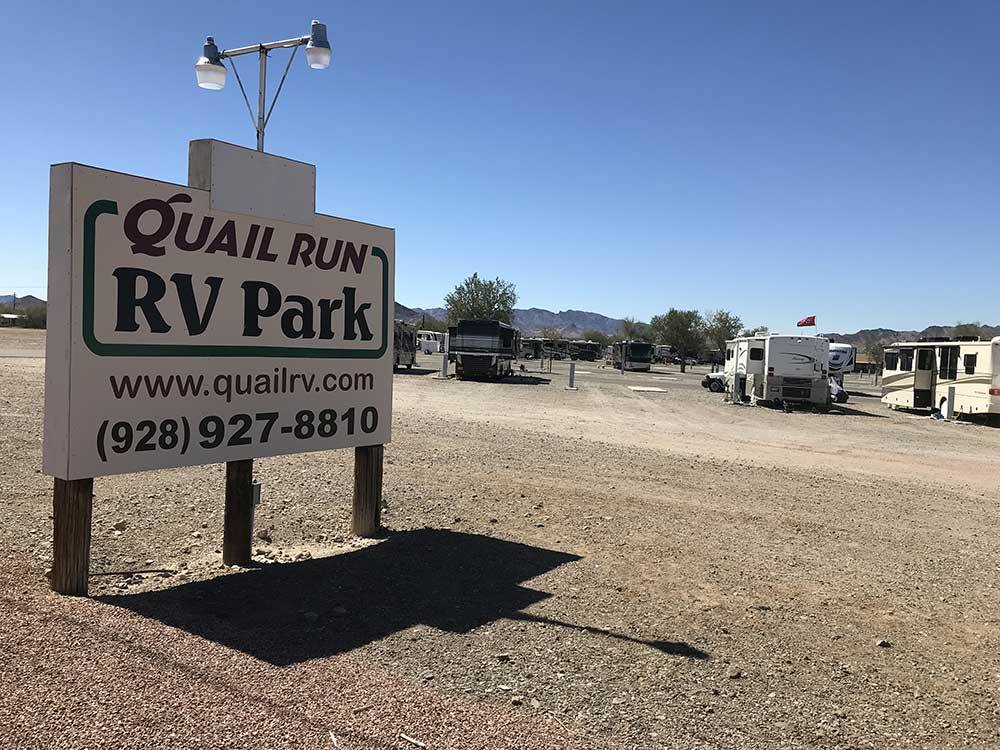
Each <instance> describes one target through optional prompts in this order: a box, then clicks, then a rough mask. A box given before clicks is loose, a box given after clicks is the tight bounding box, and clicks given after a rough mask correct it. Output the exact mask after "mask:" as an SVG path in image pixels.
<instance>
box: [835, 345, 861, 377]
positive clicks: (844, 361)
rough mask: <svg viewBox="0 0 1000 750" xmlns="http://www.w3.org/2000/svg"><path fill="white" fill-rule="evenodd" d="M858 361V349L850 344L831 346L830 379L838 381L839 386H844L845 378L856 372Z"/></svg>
mask: <svg viewBox="0 0 1000 750" xmlns="http://www.w3.org/2000/svg"><path fill="white" fill-rule="evenodd" d="M857 359H858V350H857V347H854V346H851V345H850V344H832V343H831V344H830V377H831V378H833V379H834V380H836V381H837V385H839V386H841V387H843V386H844V376H845V375H846V374H847V373H849V372H854V364H855V362H856V361H857Z"/></svg>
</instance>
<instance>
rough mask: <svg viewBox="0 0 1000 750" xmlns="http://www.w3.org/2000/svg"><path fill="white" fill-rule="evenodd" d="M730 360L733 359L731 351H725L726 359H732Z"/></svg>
mask: <svg viewBox="0 0 1000 750" xmlns="http://www.w3.org/2000/svg"><path fill="white" fill-rule="evenodd" d="M732 358H733V350H732V349H726V359H732Z"/></svg>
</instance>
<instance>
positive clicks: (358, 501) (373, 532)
mask: <svg viewBox="0 0 1000 750" xmlns="http://www.w3.org/2000/svg"><path fill="white" fill-rule="evenodd" d="M384 453H385V446H382V445H367V446H364V447H361V448H355V449H354V507H353V509H352V513H351V532H352V533H354V534H357V535H358V536H362V537H369V538H371V537H375V536H378V534H379V532H380V531H381V529H382V457H383V455H384Z"/></svg>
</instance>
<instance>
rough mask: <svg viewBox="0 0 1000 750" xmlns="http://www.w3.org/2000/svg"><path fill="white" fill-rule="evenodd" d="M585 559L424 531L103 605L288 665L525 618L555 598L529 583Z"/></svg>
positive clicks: (112, 599) (113, 598)
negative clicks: (423, 633) (397, 638)
mask: <svg viewBox="0 0 1000 750" xmlns="http://www.w3.org/2000/svg"><path fill="white" fill-rule="evenodd" d="M579 559H580V558H579V557H578V556H576V555H571V554H568V553H565V552H558V551H554V550H547V549H540V548H538V547H530V546H527V545H524V544H516V543H513V542H507V541H503V540H500V539H494V538H492V537H488V536H480V535H477V534H463V533H460V532H454V531H445V530H437V529H422V530H417V531H406V532H398V533H392V534H390V535H389V536H388V537H387V538H386V539H385V540H384V541H382V542H380V543H379V544H375V545H372V546H371V547H365V548H363V549H359V550H356V551H354V552H345V553H343V554H339V555H333V556H331V557H323V558H317V559H313V560H304V561H301V562H295V563H283V564H273V565H262V566H260V567H259V568H256V569H253V570H247V571H245V572H243V573H239V574H234V575H224V576H219V577H217V578H214V579H211V580H207V581H196V582H192V583H186V584H182V585H179V586H174V587H173V588H169V589H165V590H162V591H149V592H143V593H138V594H125V595H121V596H105V597H100V598H99V601H102V602H104V603H106V604H112V605H115V606H118V607H124V608H126V609H129V610H132V611H133V612H136V613H138V614H140V615H143V616H145V617H149V618H153V619H156V620H159V621H161V622H163V623H165V624H167V625H170V626H172V627H176V628H180V629H181V630H186V631H188V632H189V633H193V634H195V635H198V636H201V637H202V638H207V639H208V640H211V641H215V642H216V643H220V644H222V645H224V646H227V647H229V648H233V649H237V650H239V651H243V652H244V653H247V654H250V655H251V656H254V657H256V658H258V659H261V660H263V661H266V662H269V663H271V664H275V665H279V666H282V665H289V664H296V663H299V662H303V661H306V660H309V659H315V658H319V657H325V656H331V655H333V654H338V653H341V652H344V651H350V650H352V649H355V648H359V647H361V646H364V645H366V644H368V643H371V642H372V641H375V640H378V639H380V638H384V637H385V636H387V635H389V634H391V633H395V632H398V631H400V630H404V629H406V628H409V627H411V626H413V625H417V624H423V625H428V626H431V627H434V628H438V629H440V630H446V631H450V632H453V633H465V632H468V631H470V630H472V629H473V628H477V627H480V626H481V625H484V624H486V623H489V622H492V621H494V620H499V619H502V618H512V617H520V616H521V615H520V610H523V609H524V608H526V607H528V606H530V605H532V604H535V603H537V602H540V601H542V600H543V599H547V598H548V597H549V596H550V594H547V593H544V592H541V591H535V590H533V589H530V588H526V587H524V586H522V585H520V583H521V582H522V581H526V580H529V579H531V578H535V577H536V576H540V575H542V574H543V573H546V572H548V571H550V570H553V569H554V568H557V567H559V566H560V565H564V564H566V563H569V562H573V561H575V560H579Z"/></svg>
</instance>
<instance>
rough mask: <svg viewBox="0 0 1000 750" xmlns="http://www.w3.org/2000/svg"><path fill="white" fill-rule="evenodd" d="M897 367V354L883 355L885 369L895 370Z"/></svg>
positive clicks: (887, 353)
mask: <svg viewBox="0 0 1000 750" xmlns="http://www.w3.org/2000/svg"><path fill="white" fill-rule="evenodd" d="M898 367H899V352H886V353H885V369H887V370H895V369H898Z"/></svg>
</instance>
